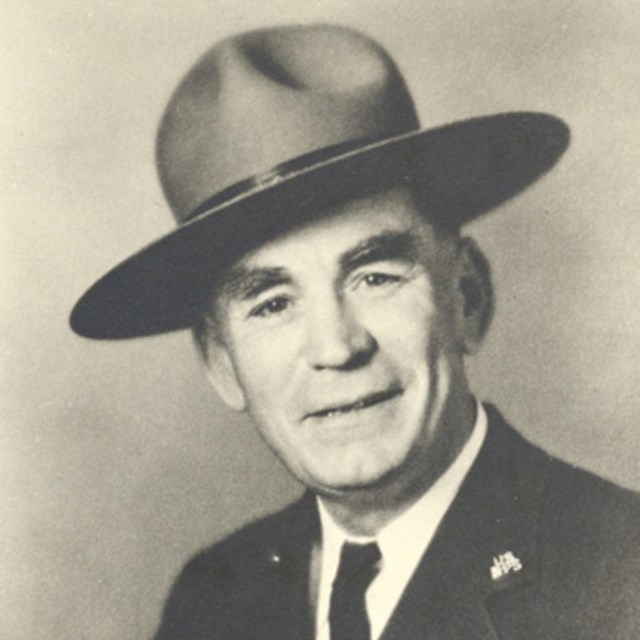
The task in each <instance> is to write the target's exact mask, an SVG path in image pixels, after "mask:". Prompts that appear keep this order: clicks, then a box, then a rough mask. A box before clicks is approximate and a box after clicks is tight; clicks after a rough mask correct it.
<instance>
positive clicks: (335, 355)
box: [307, 295, 377, 371]
mask: <svg viewBox="0 0 640 640" xmlns="http://www.w3.org/2000/svg"><path fill="white" fill-rule="evenodd" d="M307 348H308V353H307V356H308V360H309V364H310V365H311V366H312V367H313V368H314V369H318V370H321V369H337V370H344V371H348V370H351V369H357V368H359V367H362V366H364V365H365V364H366V363H367V362H369V361H370V360H371V357H372V356H373V354H374V353H375V351H376V350H377V343H376V341H375V339H374V337H373V335H372V334H371V333H370V332H369V331H368V329H367V327H366V326H365V325H364V324H363V323H362V322H361V321H360V320H359V318H358V317H357V315H356V314H355V313H354V311H353V310H352V309H350V308H349V306H348V305H347V304H346V303H345V301H344V300H343V299H341V298H340V297H339V296H335V295H334V296H331V297H327V298H325V299H324V300H323V301H322V302H321V303H319V304H317V308H316V309H315V310H314V312H313V313H312V319H311V322H309V326H308V336H307Z"/></svg>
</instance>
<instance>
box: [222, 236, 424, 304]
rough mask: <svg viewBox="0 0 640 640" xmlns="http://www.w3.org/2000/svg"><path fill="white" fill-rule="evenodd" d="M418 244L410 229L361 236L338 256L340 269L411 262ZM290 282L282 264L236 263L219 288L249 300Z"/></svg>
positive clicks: (348, 269)
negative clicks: (248, 266)
mask: <svg viewBox="0 0 640 640" xmlns="http://www.w3.org/2000/svg"><path fill="white" fill-rule="evenodd" d="M417 253H418V243H417V240H416V238H415V236H414V235H413V234H412V233H411V232H410V231H401V232H398V231H385V232H383V233H380V234H376V235H374V236H370V237H369V238H366V239H364V240H363V241H362V242H359V243H358V244H357V245H355V246H354V247H352V248H351V249H348V250H347V251H346V252H345V253H343V254H342V255H341V256H340V270H341V271H342V273H349V272H350V271H353V270H355V269H357V268H359V267H361V266H364V265H367V264H371V263H372V262H379V261H382V260H404V261H408V262H411V261H414V260H416V256H417ZM291 281H292V279H291V276H290V274H289V272H288V271H287V270H286V269H284V268H282V267H255V268H247V267H245V266H244V265H239V266H237V267H235V268H233V269H231V271H230V272H229V273H228V274H227V275H226V277H225V278H224V282H223V283H222V291H223V292H224V293H225V295H226V296H228V297H229V298H231V299H235V300H251V299H253V298H256V297H258V296H259V295H260V294H261V293H263V292H264V291H268V290H269V289H271V288H273V287H277V286H280V285H283V284H290V283H291Z"/></svg>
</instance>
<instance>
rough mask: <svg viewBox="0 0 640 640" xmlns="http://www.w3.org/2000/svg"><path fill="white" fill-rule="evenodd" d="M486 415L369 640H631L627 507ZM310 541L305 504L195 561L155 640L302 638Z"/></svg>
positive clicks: (637, 623) (637, 582)
mask: <svg viewBox="0 0 640 640" xmlns="http://www.w3.org/2000/svg"><path fill="white" fill-rule="evenodd" d="M487 411H488V415H489V429H488V433H487V437H486V440H485V442H484V444H483V447H482V449H481V451H480V453H479V455H478V458H477V460H476V462H475V463H474V465H473V467H472V469H471V471H470V473H469V475H468V476H467V478H466V479H465V481H464V483H463V485H462V487H461V489H460V492H459V493H458V496H457V497H456V499H455V501H454V503H453V505H452V506H451V508H450V509H449V511H448V512H447V514H446V516H445V518H444V520H443V521H442V523H441V524H440V527H439V529H438V531H437V533H436V536H435V537H434V539H433V541H432V543H431V545H430V546H429V548H428V549H427V552H426V553H425V555H424V557H423V558H422V560H421V561H420V564H419V566H418V569H417V570H416V572H415V574H414V575H413V577H412V579H411V581H410V583H409V585H408V586H407V589H406V591H405V593H404V594H403V596H402V598H401V601H400V603H399V604H398V606H397V608H396V610H395V611H394V613H393V614H392V617H391V619H390V621H389V623H388V624H387V627H386V628H385V630H384V632H383V635H382V638H381V640H419V639H422V638H427V639H429V640H445V639H447V640H454V639H455V640H497V639H501V640H516V639H517V640H555V639H557V640H589V639H594V640H595V639H599V640H600V639H602V640H604V639H607V640H639V639H640V499H639V498H638V496H637V495H636V494H633V493H631V492H628V491H625V490H624V489H621V488H619V487H616V486H615V485H612V484H610V483H608V482H606V481H604V480H602V479H600V478H597V477H595V476H593V475H591V474H590V473H587V472H585V471H582V470H579V469H576V468H573V467H571V466H570V465H567V464H565V463H563V462H560V461H559V460H557V459H555V458H553V457H552V456H550V455H548V454H546V453H545V452H543V451H541V450H540V449H538V448H536V447H534V446H533V445H531V444H530V443H528V442H527V441H525V440H524V439H523V438H522V437H521V436H520V435H518V434H517V433H516V432H515V431H514V430H513V429H512V428H511V427H509V426H508V425H507V424H506V423H505V422H504V420H503V419H502V417H501V416H500V415H499V413H498V412H497V411H496V410H495V409H493V408H492V407H487ZM318 535H319V522H318V516H317V513H316V507H315V501H314V498H313V496H311V495H309V494H307V495H305V496H304V497H303V498H302V499H301V500H299V501H298V502H296V503H295V504H293V505H291V506H290V507H288V508H286V509H284V510H283V511H281V512H279V513H277V514H275V515H272V516H270V517H267V518H265V519H263V520H260V521H258V522H256V523H254V524H251V525H249V526H248V527H245V528H244V529H242V530H240V531H239V532H237V533H235V534H234V535H232V536H231V537H230V538H228V539H227V540H225V541H223V542H221V543H219V544H217V545H215V546H213V547H212V548H211V549H209V550H206V551H204V552H202V553H200V554H199V555H197V556H196V557H195V558H194V559H192V560H191V561H190V562H189V563H188V564H187V566H186V567H185V569H184V570H183V572H182V574H181V575H180V577H179V578H178V580H177V582H176V584H175V586H174V588H173V590H172V592H171V594H170V596H169V599H168V601H167V604H166V607H165V611H164V615H163V619H162V623H161V625H160V629H159V631H158V634H157V636H156V640H205V639H207V640H209V639H211V640H213V639H215V640H219V639H224V640H250V639H256V640H257V639H260V640H280V639H284V638H288V639H292V640H293V639H295V640H313V623H312V617H313V616H312V614H311V609H310V604H309V582H310V581H309V566H310V553H311V548H312V545H313V543H314V541H317V538H318ZM416 535H420V532H419V531H416Z"/></svg>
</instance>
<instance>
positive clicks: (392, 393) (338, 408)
mask: <svg viewBox="0 0 640 640" xmlns="http://www.w3.org/2000/svg"><path fill="white" fill-rule="evenodd" d="M401 393H402V389H400V388H398V387H392V388H389V389H386V390H384V391H377V392H375V393H370V394H368V395H366V396H363V397H362V398H359V399H358V400H355V401H353V402H348V403H344V404H336V405H335V406H329V407H326V408H324V409H320V410H318V411H313V412H312V413H308V414H307V415H306V416H305V418H330V417H333V416H337V415H341V414H346V413H352V412H355V411H361V410H362V409H368V408H369V407H373V406H374V405H377V404H380V403H382V402H386V401H387V400H391V399H392V398H395V397H396V396H399V395H400V394H401Z"/></svg>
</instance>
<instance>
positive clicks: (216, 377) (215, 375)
mask: <svg viewBox="0 0 640 640" xmlns="http://www.w3.org/2000/svg"><path fill="white" fill-rule="evenodd" d="M200 352H201V353H202V356H203V360H204V365H205V369H206V373H207V378H208V379H209V382H210V383H211V385H212V386H213V388H214V389H215V390H216V391H217V393H218V395H219V396H220V397H221V398H222V400H223V401H224V403H225V404H226V405H227V406H229V407H230V408H231V409H235V410H236V411H244V410H245V409H246V408H247V402H246V399H245V396H244V391H243V390H242V385H241V384H240V380H239V379H238V374H237V373H236V369H235V367H234V366H233V361H232V359H231V355H230V354H229V350H228V348H227V347H226V346H225V345H224V344H223V343H222V342H220V341H218V340H217V339H215V338H213V339H209V342H208V344H207V346H206V353H203V352H202V349H200Z"/></svg>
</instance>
